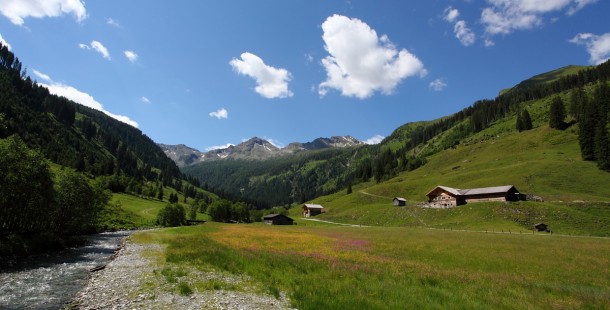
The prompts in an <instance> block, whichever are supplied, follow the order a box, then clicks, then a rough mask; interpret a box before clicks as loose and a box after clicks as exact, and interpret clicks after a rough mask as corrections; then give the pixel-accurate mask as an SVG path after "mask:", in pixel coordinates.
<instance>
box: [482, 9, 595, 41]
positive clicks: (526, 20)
mask: <svg viewBox="0 0 610 310" xmlns="http://www.w3.org/2000/svg"><path fill="white" fill-rule="evenodd" d="M487 2H489V4H490V5H491V6H490V7H487V8H485V9H483V12H482V13H481V22H482V23H483V24H484V25H485V33H486V34H488V35H496V34H509V33H511V32H513V31H515V30H524V29H531V28H534V27H537V26H540V25H541V24H542V23H543V15H545V14H548V13H552V12H558V11H562V10H565V11H566V14H568V15H572V14H574V13H576V12H577V11H579V10H580V9H582V8H583V7H585V6H587V5H589V4H592V3H595V2H597V0H487Z"/></svg>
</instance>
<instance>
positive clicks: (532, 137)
mask: <svg viewBox="0 0 610 310" xmlns="http://www.w3.org/2000/svg"><path fill="white" fill-rule="evenodd" d="M549 105H550V100H549V99H548V98H546V99H541V100H537V101H532V102H527V103H525V104H524V106H523V107H527V108H528V109H529V110H530V111H531V114H532V115H533V118H534V126H536V127H535V128H534V129H533V130H530V131H524V132H517V131H516V130H515V129H514V127H515V117H514V116H509V117H506V118H505V119H503V120H501V121H497V122H495V123H494V124H493V125H492V126H490V127H489V128H487V129H485V130H483V131H481V132H479V133H477V134H474V135H472V136H470V137H468V138H466V139H464V140H463V141H462V143H460V144H459V145H458V146H456V147H453V148H449V149H446V150H444V151H441V152H438V153H436V154H434V155H431V156H429V157H428V162H427V164H426V165H424V166H422V167H420V168H419V169H416V170H414V171H410V172H403V173H401V174H400V175H398V176H397V177H395V178H392V179H389V180H387V181H385V182H381V183H373V182H369V183H363V184H360V185H358V186H354V188H353V193H352V194H349V195H348V194H346V191H341V192H339V193H336V194H333V195H329V196H324V197H319V198H317V199H314V200H313V201H312V202H313V203H318V204H322V205H323V206H324V207H325V208H326V209H328V212H327V213H325V214H322V215H320V216H319V219H323V220H329V221H337V222H342V223H354V224H362V225H383V226H424V227H435V228H456V229H457V228H459V229H476V230H489V231H491V230H494V229H495V230H502V229H503V230H505V231H507V230H509V229H511V230H512V231H518V230H527V229H531V225H533V224H535V223H537V222H541V221H544V222H547V224H549V225H550V226H551V227H554V228H556V231H557V230H559V231H560V232H561V233H576V234H596V235H606V236H607V235H610V205H609V202H608V201H609V200H610V199H609V197H610V188H608V187H607V186H604V184H610V173H608V172H606V171H602V170H600V169H598V167H597V166H596V165H595V163H594V162H588V161H583V160H582V158H581V155H580V150H579V145H578V137H577V131H578V128H577V126H576V125H575V126H572V127H570V128H568V129H566V130H564V131H561V130H555V129H551V128H549V127H548V125H546V122H548V117H547V113H546V111H548V107H549ZM447 135H450V131H448V132H446V133H444V134H442V135H439V136H438V137H436V138H434V139H432V140H431V141H430V142H429V144H435V143H440V141H442V140H443V139H444V137H446V136H447ZM509 184H510V185H514V186H516V187H517V188H518V189H519V190H520V191H521V192H522V193H527V194H532V195H536V196H540V197H542V198H543V199H544V200H545V201H546V202H544V203H536V202H520V203H511V204H508V205H505V204H503V203H471V204H468V205H465V206H460V207H457V208H455V209H449V210H438V209H426V208H421V207H418V206H416V204H417V203H418V202H423V201H426V200H427V197H426V196H425V194H426V193H427V192H428V191H430V190H431V189H432V188H434V187H435V186H437V185H445V186H450V187H455V188H474V187H488V186H499V185H509ZM393 197H404V198H406V199H407V200H408V201H409V205H408V206H407V207H393V206H392V198H393ZM575 201H577V202H575ZM568 202H570V203H568ZM299 213H300V210H296V209H295V210H292V215H294V216H298V214H299Z"/></svg>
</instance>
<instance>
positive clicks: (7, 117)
mask: <svg viewBox="0 0 610 310" xmlns="http://www.w3.org/2000/svg"><path fill="white" fill-rule="evenodd" d="M0 51H1V54H0V117H1V118H0V122H1V123H0V124H1V126H0V138H6V137H8V136H10V135H13V134H16V135H18V136H19V137H20V138H21V139H22V140H23V141H25V142H26V144H27V145H28V146H29V147H31V148H36V149H40V150H41V151H42V153H43V154H44V155H45V157H47V158H49V159H50V160H51V161H53V162H54V163H57V164H59V165H62V166H66V167H72V168H74V169H76V170H78V171H83V172H88V173H91V174H92V175H113V174H117V173H124V174H125V175H127V176H130V177H134V178H136V179H138V178H141V177H144V176H146V177H148V178H156V176H155V175H160V176H161V177H162V178H164V179H167V180H168V181H169V180H171V178H179V177H181V173H180V171H179V169H178V167H177V166H176V165H175V164H174V163H173V162H172V161H171V160H170V159H168V158H167V156H165V154H164V153H163V151H162V150H161V149H160V148H159V147H158V146H157V145H155V143H154V142H153V141H152V140H151V139H150V138H149V137H147V136H146V135H144V134H142V132H141V131H140V130H138V129H137V128H134V127H132V126H130V125H127V124H125V123H122V122H120V121H118V120H115V119H113V118H111V117H109V116H107V115H106V114H104V113H102V112H100V111H97V110H93V109H91V108H88V107H85V106H82V105H80V104H77V103H75V102H72V101H70V100H68V99H66V98H63V97H58V96H55V95H51V94H49V91H48V90H47V88H45V87H42V86H40V85H38V84H37V83H35V82H33V81H32V80H31V78H30V77H29V76H27V73H26V71H25V70H24V69H23V68H22V64H21V62H20V61H19V59H18V58H17V57H15V56H14V54H13V53H12V52H10V51H9V50H8V48H7V47H6V46H1V47H0Z"/></svg>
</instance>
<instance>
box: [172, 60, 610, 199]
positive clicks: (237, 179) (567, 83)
mask: <svg viewBox="0 0 610 310" xmlns="http://www.w3.org/2000/svg"><path fill="white" fill-rule="evenodd" d="M609 78H610V62H605V63H603V64H601V65H599V66H596V67H576V66H568V67H565V68H562V69H558V70H554V71H551V72H548V73H544V74H540V75H537V76H535V77H533V78H531V79H528V80H525V81H523V82H521V83H519V84H518V85H516V86H515V87H512V88H510V89H507V90H504V91H502V92H501V93H500V94H499V95H498V96H497V97H496V98H494V99H484V100H479V101H477V102H475V103H473V104H472V105H471V106H469V107H467V108H465V109H463V110H461V111H458V112H457V113H454V114H452V115H449V116H446V117H443V118H440V119H437V120H433V121H422V122H415V123H409V124H405V125H403V126H401V127H399V128H397V129H396V130H395V131H394V132H393V133H392V134H391V135H390V136H388V137H386V138H385V139H384V141H383V142H382V143H380V144H379V145H370V146H361V147H357V148H350V149H344V150H337V151H333V152H329V153H324V152H322V153H319V154H317V155H315V156H311V157H308V156H295V157H287V158H283V159H281V160H273V161H258V162H246V161H221V162H214V163H211V162H204V163H200V164H198V165H194V166H191V167H185V168H184V169H183V171H185V172H186V173H187V174H190V175H193V176H194V177H196V178H198V179H199V180H200V181H201V182H202V183H206V184H208V185H209V187H210V188H211V189H212V190H218V191H220V192H222V193H224V194H225V195H226V196H231V197H236V198H240V199H248V200H251V201H252V202H253V203H256V204H258V205H262V206H273V205H286V204H289V203H290V202H303V201H307V200H310V199H312V198H314V197H317V196H319V195H322V194H328V193H332V192H336V191H339V190H341V189H345V188H348V191H349V188H350V187H351V186H352V185H355V184H358V183H361V182H368V181H369V180H371V179H372V180H374V181H375V182H377V183H379V182H382V181H384V180H388V179H390V178H392V177H395V176H397V175H398V174H399V173H400V172H402V171H411V170H414V169H417V168H418V167H420V166H422V165H424V164H425V163H426V161H427V157H429V156H430V155H433V154H437V153H439V152H441V151H443V150H447V149H451V148H455V147H456V146H457V145H460V144H461V143H464V141H467V140H469V139H471V137H473V136H477V135H478V134H479V133H481V132H483V131H484V130H485V129H487V128H489V127H490V126H492V125H493V124H494V123H496V122H498V121H501V120H504V119H506V118H512V117H514V116H515V115H517V114H518V115H520V118H521V116H523V117H525V118H527V119H529V121H528V122H526V123H527V124H523V123H521V125H520V126H521V127H519V128H517V126H514V127H512V128H509V129H507V130H512V131H515V130H518V131H521V130H525V129H526V128H528V129H529V128H531V124H529V123H531V122H532V119H531V118H532V117H531V116H530V112H533V111H530V112H528V111H527V109H525V108H524V107H525V103H527V102H531V101H533V100H539V99H543V98H552V97H553V96H556V97H557V98H560V97H561V98H563V99H561V100H562V104H563V107H564V108H563V109H564V110H565V113H564V115H563V118H561V123H560V125H559V126H561V127H562V129H565V128H567V127H569V126H572V125H574V124H579V125H580V128H581V130H580V132H579V141H580V144H579V145H580V148H581V151H582V158H583V159H585V160H593V161H597V162H598V165H599V168H600V169H603V170H608V169H609V167H610V166H609V165H608V164H607V162H608V161H609V160H608V158H609V156H610V155H608V154H609V153H610V151H606V149H607V142H604V141H607V123H608V113H609V110H610V103H608V100H610V99H608V98H610V91H608V87H607V86H608V85H607V83H606V81H607V80H608V79H609ZM561 94H567V95H564V96H559V95H561ZM535 115H536V117H537V118H538V119H536V120H535V121H536V122H540V121H541V119H543V120H547V121H548V117H549V111H543V113H539V111H538V112H537V113H536V114H535ZM560 117H561V115H560ZM525 125H529V127H527V126H526V127H523V126H525ZM602 129H606V130H602ZM596 141H597V142H596ZM595 145H599V146H598V147H596V146H595Z"/></svg>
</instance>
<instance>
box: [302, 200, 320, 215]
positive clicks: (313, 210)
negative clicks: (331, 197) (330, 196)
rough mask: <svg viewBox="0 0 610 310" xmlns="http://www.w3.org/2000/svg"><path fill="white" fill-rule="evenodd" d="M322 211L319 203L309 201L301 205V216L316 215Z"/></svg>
mask: <svg viewBox="0 0 610 310" xmlns="http://www.w3.org/2000/svg"><path fill="white" fill-rule="evenodd" d="M323 212H324V207H323V206H321V205H315V204H310V203H306V204H304V205H303V216H304V217H310V216H314V215H318V214H320V213H323Z"/></svg>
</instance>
